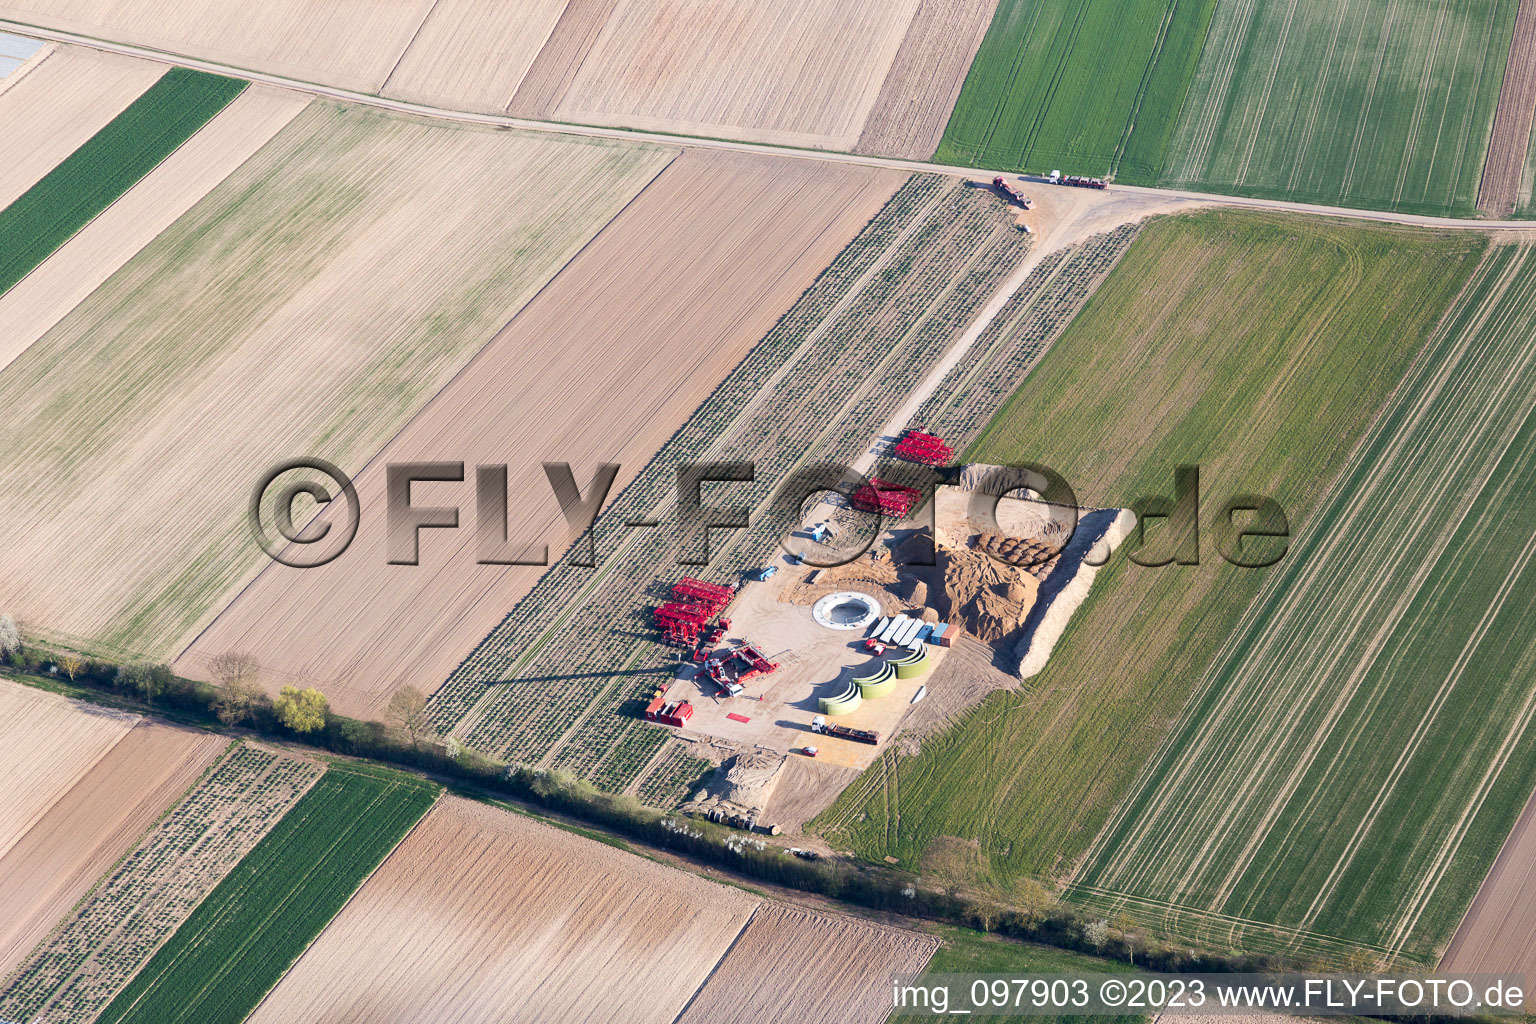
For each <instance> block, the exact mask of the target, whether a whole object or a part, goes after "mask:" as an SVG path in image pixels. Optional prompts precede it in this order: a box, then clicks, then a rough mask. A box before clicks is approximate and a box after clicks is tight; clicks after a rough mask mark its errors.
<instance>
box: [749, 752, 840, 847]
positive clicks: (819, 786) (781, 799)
mask: <svg viewBox="0 0 1536 1024" xmlns="http://www.w3.org/2000/svg"><path fill="white" fill-rule="evenodd" d="M858 777H859V770H858V769H857V768H845V767H843V766H842V765H838V764H828V763H826V762H825V761H813V760H811V759H810V758H808V757H791V758H790V759H789V760H788V761H787V762H785V764H784V773H783V775H782V776H781V777H780V778H779V784H778V785H777V786H775V787H774V790H773V797H772V799H770V800H769V801H768V806H767V807H765V808H763V820H764V821H771V822H773V823H774V824H776V825H778V826H779V827H780V828H782V829H783V830H784V831H785V832H788V833H790V834H794V833H796V832H799V831H800V826H801V825H803V824H805V823H806V822H807V821H810V820H811V819H812V818H814V817H816V815H818V814H820V813H821V812H822V811H824V810H826V809H827V808H828V807H830V806H831V805H832V801H834V800H836V799H837V794H839V793H841V792H842V791H843V790H844V789H846V788H847V787H848V785H849V784H850V783H852V782H853V780H854V779H857V778H858Z"/></svg>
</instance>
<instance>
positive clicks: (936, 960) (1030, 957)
mask: <svg viewBox="0 0 1536 1024" xmlns="http://www.w3.org/2000/svg"><path fill="white" fill-rule="evenodd" d="M932 930H933V932H934V933H935V934H937V935H938V936H939V937H940V938H941V939H943V940H944V945H942V946H940V947H939V949H938V952H936V953H934V954H933V959H932V960H930V961H928V968H927V970H925V971H924V972H923V973H924V974H1003V975H1007V976H1009V977H1013V978H1018V977H1038V976H1040V975H1042V974H1047V975H1048V974H1131V973H1135V971H1136V969H1135V968H1133V967H1131V966H1130V965H1128V964H1123V963H1119V962H1117V961H1114V960H1101V959H1099V958H1098V957H1093V956H1084V955H1083V954H1081V953H1070V952H1068V951H1067V950H1064V949H1055V948H1053V947H1051V946H1039V945H1035V944H1033V943H1027V942H1013V941H1011V940H1009V939H1004V938H998V937H997V936H994V935H985V934H983V933H981V932H977V931H972V930H971V929H969V928H950V927H946V926H943V925H940V926H936V927H934V928H933V929H932ZM916 1019H917V1018H916V1017H914V1016H911V1015H908V1016H905V1017H897V1016H894V1015H893V1016H892V1017H891V1018H890V1020H891V1022H892V1024H894V1022H896V1021H901V1020H905V1021H911V1020H916ZM1026 1020H1027V1021H1028V1022H1029V1024H1086V1022H1088V1021H1094V1022H1096V1024H1135V1022H1137V1021H1144V1020H1146V1018H1145V1017H1142V1016H1138V1015H1136V1014H1122V1015H1121V1016H1118V1017H1108V1016H1098V1017H1084V1016H1081V1015H1075V1014H1056V1015H1051V1014H1044V1015H1041V1016H1033V1015H1031V1016H1030V1017H1028V1018H1025V1017H1020V1016H1018V1015H1010V1016H1006V1017H1003V1016H994V1015H991V1014H980V1015H976V1014H973V1015H971V1016H968V1017H966V1021H967V1024H1019V1022H1020V1021H1026Z"/></svg>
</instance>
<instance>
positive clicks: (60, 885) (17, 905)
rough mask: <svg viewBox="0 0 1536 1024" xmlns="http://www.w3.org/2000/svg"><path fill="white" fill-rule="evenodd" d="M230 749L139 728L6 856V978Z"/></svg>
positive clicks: (1, 922) (1, 940) (0, 966)
mask: <svg viewBox="0 0 1536 1024" xmlns="http://www.w3.org/2000/svg"><path fill="white" fill-rule="evenodd" d="M226 746H227V741H226V740H225V739H224V738H222V737H219V736H214V735H211V734H209V733H203V732H196V731H194V730H191V729H179V728H172V727H169V726H164V725H157V724H152V723H150V722H140V723H138V725H136V726H135V727H134V728H133V729H132V730H130V731H129V732H128V734H127V735H125V736H124V737H123V738H122V739H121V740H119V741H118V742H117V743H116V744H114V745H113V746H112V748H111V749H110V750H108V751H107V752H106V754H105V755H104V756H103V757H102V758H101V760H99V761H97V762H96V763H95V764H94V765H93V766H92V767H91V770H90V771H88V772H86V773H85V775H83V776H81V778H80V780H79V781H78V782H76V783H75V784H74V785H73V786H72V787H70V789H69V791H68V792H65V793H62V794H60V796H59V798H58V799H57V800H56V801H55V802H54V803H53V805H52V806H51V807H49V808H48V810H47V812H46V813H45V814H43V816H42V817H41V818H39V819H38V820H37V823H36V824H35V825H33V826H32V828H30V829H29V830H28V831H27V833H26V835H24V836H22V837H21V839H20V840H18V841H17V842H16V843H15V844H14V845H13V846H12V847H11V848H10V850H8V851H7V852H6V853H5V855H4V856H0V907H5V908H6V913H5V916H4V917H3V918H0V978H4V977H5V976H7V975H8V974H10V973H11V970H12V969H13V968H14V967H15V966H16V965H17V964H18V963H20V962H21V960H22V958H23V957H25V956H26V955H27V953H29V952H30V951H31V950H32V947H34V946H36V945H37V943H38V942H40V941H41V940H42V939H43V938H44V937H45V936H46V935H47V934H48V933H49V932H50V931H52V930H53V928H54V927H55V926H56V925H58V924H59V923H60V921H61V920H62V919H63V918H64V916H65V915H66V914H68V913H69V911H70V910H71V909H72V908H73V907H74V906H75V904H76V903H77V902H79V900H80V898H81V897H82V896H84V895H85V894H86V892H87V891H89V890H90V888H91V887H92V886H94V885H95V884H96V882H97V880H98V879H99V878H100V877H101V875H102V873H103V872H105V871H106V870H107V869H108V868H110V867H112V865H114V864H116V863H117V861H118V860H120V859H121V858H122V857H123V855H124V854H126V853H127V852H128V851H129V849H130V848H131V847H132V846H133V845H134V844H136V843H137V842H138V841H139V839H140V838H142V837H143V835H144V833H145V832H146V831H148V829H149V828H150V826H152V825H153V824H154V823H155V822H156V820H157V819H159V817H160V816H161V815H162V814H163V813H165V810H166V808H168V807H169V806H170V805H171V804H172V803H173V802H174V801H176V800H178V799H180V798H181V796H182V795H183V794H185V793H186V791H187V790H188V789H189V788H190V787H191V786H192V784H193V783H195V782H196V781H197V780H198V778H199V777H200V776H201V775H202V773H203V772H204V771H205V770H206V769H207V768H208V766H209V765H211V764H212V763H213V762H214V760H215V759H216V758H217V757H218V756H219V754H220V752H221V751H223V750H224V749H225V747H226Z"/></svg>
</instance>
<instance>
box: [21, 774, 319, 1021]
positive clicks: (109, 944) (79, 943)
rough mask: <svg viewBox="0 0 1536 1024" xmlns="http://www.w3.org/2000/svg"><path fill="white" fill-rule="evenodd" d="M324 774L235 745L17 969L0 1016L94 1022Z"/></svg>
mask: <svg viewBox="0 0 1536 1024" xmlns="http://www.w3.org/2000/svg"><path fill="white" fill-rule="evenodd" d="M320 774H321V769H320V767H319V766H318V765H316V764H314V763H313V762H310V761H305V760H300V759H298V758H293V757H288V756H285V755H280V754H276V753H274V752H271V751H267V750H262V749H258V748H255V747H251V746H247V745H241V746H240V747H238V748H236V750H235V751H234V752H233V753H232V754H230V755H229V756H227V757H226V758H225V759H224V760H223V761H222V762H220V763H219V765H218V766H217V767H216V768H215V769H214V770H213V771H212V772H211V773H210V774H209V775H208V776H207V777H206V778H204V780H203V781H202V782H201V783H200V784H199V785H198V786H197V787H196V788H194V789H193V790H192V792H191V793H190V794H189V795H188V796H187V798H186V799H185V800H183V801H182V802H181V804H180V805H178V806H177V807H176V808H175V810H173V811H172V812H171V813H170V814H169V815H167V816H166V818H165V819H164V820H162V821H161V822H160V824H159V825H158V826H156V828H155V829H154V831H152V832H151V833H150V834H149V836H148V837H147V838H146V839H145V840H144V842H142V843H141V844H140V845H139V846H138V847H137V848H136V849H135V850H134V851H133V852H132V853H130V854H129V855H128V856H127V857H126V858H124V860H123V862H122V863H121V864H120V865H119V866H118V867H117V868H116V870H114V871H113V872H112V874H111V875H110V876H109V877H108V878H107V879H106V881H105V882H104V883H102V884H101V885H100V886H99V887H98V888H97V889H96V891H94V892H93V893H92V894H91V895H90V896H88V897H87V898H86V900H85V901H84V902H83V903H82V904H81V906H80V907H79V908H78V909H77V910H76V912H75V913H74V915H73V916H72V917H71V918H70V919H69V921H68V922H67V923H66V924H65V925H64V926H63V928H61V929H60V930H59V931H58V932H56V933H55V934H54V935H53V936H52V937H51V938H49V939H48V940H46V941H45V942H44V943H43V944H41V945H40V946H38V948H37V949H35V950H34V951H33V952H32V954H31V955H30V956H29V957H28V958H27V959H26V960H25V961H24V962H23V963H22V965H21V966H20V967H19V968H17V970H16V972H15V973H14V974H13V975H12V976H11V978H10V979H9V980H8V983H7V985H6V991H5V995H4V996H3V997H0V1018H4V1019H7V1020H33V1019H36V1018H37V1017H38V1016H39V1015H44V1014H45V1011H46V1014H45V1015H46V1019H47V1020H49V1021H51V1022H61V1024H62V1022H77V1021H78V1022H84V1021H90V1020H93V1019H95V1017H96V1015H97V1014H98V1013H100V1012H101V1009H102V1007H104V1006H106V1005H107V1003H108V1002H109V1001H110V1000H111V999H112V998H113V996H114V994H115V993H117V991H118V990H119V989H120V988H122V986H123V985H124V984H125V983H127V981H128V980H129V979H130V978H131V977H133V976H134V974H136V973H137V972H138V971H139V969H140V968H141V967H142V966H143V965H144V963H145V962H146V961H147V960H149V958H150V954H151V953H152V952H153V951H154V950H155V948H156V947H158V946H159V945H160V944H161V943H162V942H163V941H164V940H165V939H166V937H167V936H169V935H170V934H171V933H172V932H173V931H175V930H176V929H177V927H178V926H179V925H180V924H181V922H182V921H183V920H184V919H186V917H187V915H188V914H189V913H191V912H192V910H193V908H194V907H196V906H197V905H198V903H199V902H200V901H201V900H202V899H203V897H204V896H205V895H206V894H207V893H208V892H209V891H210V890H211V889H213V888H214V886H215V885H216V884H217V883H218V882H219V879H221V878H223V877H224V876H225V874H227V873H228V872H229V871H231V870H232V869H233V868H234V867H235V865H236V864H238V863H239V862H240V860H241V858H242V857H244V856H245V854H246V853H247V852H248V851H249V850H250V849H251V848H252V847H253V846H255V845H256V844H257V842H258V840H260V839H261V838H262V836H264V835H266V834H267V833H268V832H269V831H271V830H272V829H273V827H274V826H275V825H276V824H277V822H278V820H279V819H280V818H282V817H283V815H284V813H285V812H286V811H287V810H288V809H289V808H290V807H292V806H293V805H294V804H295V803H296V802H298V801H299V799H300V797H301V795H302V794H303V793H304V792H305V791H306V790H307V789H309V787H310V786H311V785H313V784H314V782H315V780H316V779H317V778H319V777H320Z"/></svg>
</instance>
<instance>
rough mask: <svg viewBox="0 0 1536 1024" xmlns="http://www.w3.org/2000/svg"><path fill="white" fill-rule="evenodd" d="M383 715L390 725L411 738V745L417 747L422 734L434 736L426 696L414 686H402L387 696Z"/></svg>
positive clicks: (434, 731) (434, 730)
mask: <svg viewBox="0 0 1536 1024" xmlns="http://www.w3.org/2000/svg"><path fill="white" fill-rule="evenodd" d="M384 715H385V717H386V718H387V719H388V720H389V722H390V724H391V725H394V726H396V727H397V728H399V729H400V731H401V732H403V733H405V734H406V735H407V736H409V737H410V739H411V746H413V747H419V746H420V745H421V738H422V737H423V736H436V735H437V730H436V729H435V728H433V726H432V719H431V718H429V717H428V716H427V696H426V694H424V693H422V692H421V691H420V690H418V689H416V687H414V686H402V687H401V688H400V689H398V690H396V691H395V693H394V696H392V697H390V698H389V705H388V706H387V707H386V708H385V709H384Z"/></svg>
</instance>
